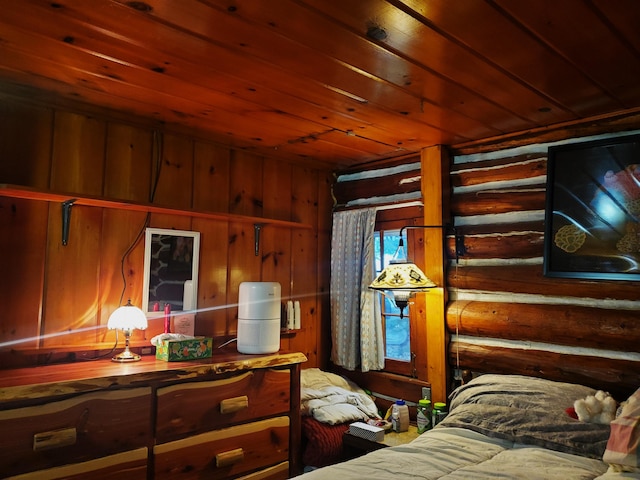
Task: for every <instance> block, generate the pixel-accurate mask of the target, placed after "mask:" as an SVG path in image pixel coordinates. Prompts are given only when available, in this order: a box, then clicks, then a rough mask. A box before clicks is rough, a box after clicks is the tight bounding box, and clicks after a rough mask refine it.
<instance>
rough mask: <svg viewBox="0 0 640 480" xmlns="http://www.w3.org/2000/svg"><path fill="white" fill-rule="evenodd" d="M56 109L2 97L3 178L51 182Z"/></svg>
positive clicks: (38, 184)
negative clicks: (50, 159)
mask: <svg viewBox="0 0 640 480" xmlns="http://www.w3.org/2000/svg"><path fill="white" fill-rule="evenodd" d="M52 127H53V110H52V109H50V108H45V107H39V106H34V105H16V104H15V102H10V101H7V100H5V99H0V151H1V152H2V161H0V178H2V181H3V182H7V183H14V184H17V185H32V186H34V187H38V188H47V187H48V186H49V176H50V166H51V164H50V163H49V156H50V155H51V138H52V135H53V132H52Z"/></svg>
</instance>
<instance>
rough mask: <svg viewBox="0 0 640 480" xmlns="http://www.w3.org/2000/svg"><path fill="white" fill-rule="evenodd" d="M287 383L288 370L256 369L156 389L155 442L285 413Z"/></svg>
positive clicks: (287, 391)
mask: <svg viewBox="0 0 640 480" xmlns="http://www.w3.org/2000/svg"><path fill="white" fill-rule="evenodd" d="M289 385H290V372H289V370H273V369H260V370H253V371H251V372H247V373H244V374H241V375H236V376H234V377H231V378H227V379H222V380H215V381H210V382H192V383H182V384H178V385H172V386H170V387H164V388H160V389H158V392H157V395H158V409H157V420H156V443H165V442H168V441H172V440H177V439H180V438H184V437H187V436H189V435H193V434H197V433H203V432H207V431H210V430H215V429H217V428H221V427H225V426H230V425H233V424H237V423H243V422H247V421H251V420H254V419H257V418H264V417H272V416H274V415H279V414H283V413H288V412H289V410H290V391H289Z"/></svg>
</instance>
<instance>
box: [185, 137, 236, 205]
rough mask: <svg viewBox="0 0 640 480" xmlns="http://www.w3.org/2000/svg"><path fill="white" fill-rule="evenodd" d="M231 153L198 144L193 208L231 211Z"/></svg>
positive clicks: (209, 145) (217, 147)
mask: <svg viewBox="0 0 640 480" xmlns="http://www.w3.org/2000/svg"><path fill="white" fill-rule="evenodd" d="M230 163H231V151H230V150H229V149H228V148H225V147H222V146H220V145H214V144H211V143H205V142H196V145H195V148H194V167H193V168H194V175H193V208H194V209H196V210H204V211H212V212H228V211H229V168H230Z"/></svg>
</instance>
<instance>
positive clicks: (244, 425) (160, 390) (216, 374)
mask: <svg viewBox="0 0 640 480" xmlns="http://www.w3.org/2000/svg"><path fill="white" fill-rule="evenodd" d="M305 361H306V357H305V356H304V355H303V354H301V353H280V354H274V355H242V354H238V353H226V354H218V355H214V357H213V358H210V359H207V360H199V361H189V362H164V361H160V360H156V359H155V358H153V357H143V360H142V361H140V362H136V363H129V364H117V363H113V362H111V361H110V360H99V361H94V362H82V363H74V364H64V365H50V366H43V367H35V368H28V369H16V370H4V371H0V432H2V435H0V476H1V478H12V477H16V478H24V479H36V478H37V479H40V478H50V479H58V478H72V479H80V478H89V477H90V478H91V479H92V480H101V479H115V478H127V479H133V480H135V479H141V480H147V479H191V478H194V479H195V478H205V477H206V478H211V479H228V478H246V479H258V478H259V479H273V480H276V479H286V478H289V477H290V476H293V475H295V474H297V473H299V470H300V465H299V458H300V451H299V448H300V435H301V434H300V364H301V363H303V362H305Z"/></svg>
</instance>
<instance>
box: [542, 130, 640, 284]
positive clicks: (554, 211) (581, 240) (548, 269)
mask: <svg viewBox="0 0 640 480" xmlns="http://www.w3.org/2000/svg"><path fill="white" fill-rule="evenodd" d="M544 243H545V246H544V274H545V275H546V276H549V277H567V278H584V279H603V280H640V135H629V136H622V137H615V138H609V139H606V140H596V141H591V142H584V143H574V144H567V145H562V146H557V147H551V148H549V154H548V157H547V197H546V208H545V242H544Z"/></svg>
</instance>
